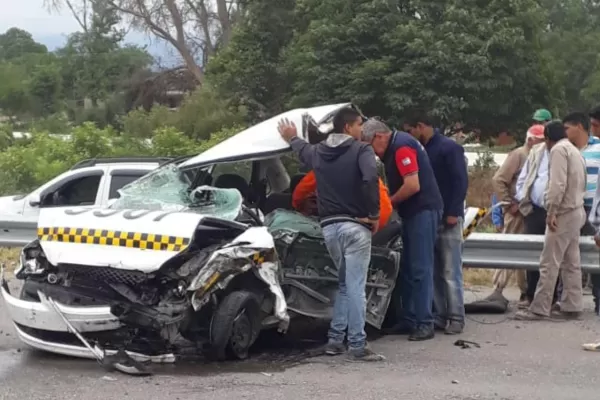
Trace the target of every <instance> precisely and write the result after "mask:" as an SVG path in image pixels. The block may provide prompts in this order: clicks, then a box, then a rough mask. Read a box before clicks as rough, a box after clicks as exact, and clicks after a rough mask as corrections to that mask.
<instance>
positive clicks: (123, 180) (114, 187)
mask: <svg viewBox="0 0 600 400" xmlns="http://www.w3.org/2000/svg"><path fill="white" fill-rule="evenodd" d="M142 176H144V174H132V173H127V174H113V175H112V176H111V177H110V188H109V191H108V198H109V200H110V199H118V198H119V197H121V195H120V194H119V189H122V188H123V187H125V185H128V184H130V183H131V182H133V181H136V180H138V179H139V178H141V177H142Z"/></svg>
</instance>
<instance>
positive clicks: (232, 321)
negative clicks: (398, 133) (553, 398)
mask: <svg viewBox="0 0 600 400" xmlns="http://www.w3.org/2000/svg"><path fill="white" fill-rule="evenodd" d="M259 332H260V304H259V301H258V297H257V296H256V295H254V294H253V293H251V292H248V291H235V292H231V293H229V294H228V295H227V296H225V298H224V299H223V301H221V304H219V306H218V307H217V310H216V311H215V313H214V314H213V317H212V321H211V327H210V351H209V357H210V358H212V359H214V360H217V361H223V360H226V359H228V358H233V359H239V360H243V359H245V358H247V357H248V350H249V349H250V347H251V346H252V345H253V344H254V341H255V340H256V338H257V337H258V333H259Z"/></svg>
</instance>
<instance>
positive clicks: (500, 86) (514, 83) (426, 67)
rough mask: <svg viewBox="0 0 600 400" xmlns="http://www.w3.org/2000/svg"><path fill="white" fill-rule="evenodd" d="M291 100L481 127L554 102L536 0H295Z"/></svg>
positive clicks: (513, 121)
mask: <svg viewBox="0 0 600 400" xmlns="http://www.w3.org/2000/svg"><path fill="white" fill-rule="evenodd" d="M298 14H300V15H302V16H303V18H302V19H300V20H301V24H303V26H300V27H299V28H297V32H298V34H297V36H296V38H295V40H294V43H293V44H292V45H291V46H290V48H289V50H288V52H287V54H288V58H287V65H288V68H289V69H290V73H291V74H292V80H293V82H294V90H293V96H292V97H291V99H290V102H289V104H290V106H308V105H311V104H317V103H322V102H335V101H348V100H353V101H355V102H357V103H358V104H360V105H361V108H363V110H364V111H365V112H366V113H368V114H370V115H380V116H383V117H385V118H388V119H391V120H392V121H393V122H399V120H400V119H401V117H402V115H403V114H404V113H406V112H407V111H409V110H411V109H412V108H415V107H419V108H426V109H428V110H430V112H431V114H432V115H434V116H436V117H439V119H440V120H441V121H442V122H454V121H465V122H467V123H471V124H474V125H476V126H478V127H480V128H482V129H484V130H485V131H487V132H489V131H492V132H494V131H495V132H498V131H500V130H502V129H506V128H508V127H518V126H519V124H520V123H522V122H523V121H527V120H528V119H529V117H530V115H529V114H530V113H531V110H533V109H534V108H535V107H537V106H541V105H545V106H548V104H552V103H553V102H554V100H553V98H552V95H551V93H550V87H551V81H550V78H549V77H548V76H547V74H546V72H545V70H544V59H543V57H542V53H541V47H540V45H539V40H540V33H541V30H542V29H543V26H544V22H545V21H544V18H543V12H542V10H541V8H540V6H539V5H538V4H537V3H536V1H535V0H514V1H511V2H506V1H500V0H492V1H487V2H483V1H479V0H448V1H445V2H436V1H412V2H410V3H400V6H398V5H397V3H396V2H391V1H366V0H364V1H349V0H331V1H328V2H321V1H317V0H302V1H298Z"/></svg>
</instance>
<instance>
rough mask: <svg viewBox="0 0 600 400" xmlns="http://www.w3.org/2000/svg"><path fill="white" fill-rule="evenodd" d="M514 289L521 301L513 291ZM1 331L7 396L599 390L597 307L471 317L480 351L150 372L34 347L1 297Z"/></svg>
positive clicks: (263, 351)
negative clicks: (545, 315) (527, 316)
mask: <svg viewBox="0 0 600 400" xmlns="http://www.w3.org/2000/svg"><path fill="white" fill-rule="evenodd" d="M484 294H485V293H483V292H479V293H475V294H473V293H470V294H469V297H470V298H471V299H472V298H473V296H474V295H475V296H477V297H482V296H483V295H484ZM507 295H508V296H509V297H510V298H512V299H514V298H515V296H516V293H515V292H514V290H510V291H509V293H507ZM586 302H587V303H590V302H591V299H590V298H589V297H586ZM475 319H476V320H477V322H475ZM0 332H1V333H0V399H7V400H8V399H19V400H22V399H31V400H37V399H45V400H46V399H64V400H67V399H77V400H81V399H85V400H94V399H103V400H104V399H140V400H148V399H156V400H159V399H160V400H162V399H172V400H179V399H181V400H184V399H192V398H193V399H207V400H208V399H210V400H234V399H253V400H254V399H269V400H271V399H273V400H279V399H281V400H290V399H293V400H303V399H327V400H333V399H340V400H355V399H356V400H359V399H360V400H370V399H376V400H386V399H390V400H391V399H394V400H397V399H407V400H421V399H423V400H425V399H427V400H435V399H439V400H475V399H477V400H492V399H494V400H517V399H518V400H520V399H527V400H537V399H540V400H541V399H543V400H550V399H560V400H568V399H573V400H581V399H593V398H597V397H598V393H600V353H590V352H584V351H582V350H581V344H582V343H584V342H589V341H593V340H595V339H598V338H600V319H599V318H598V317H595V316H594V315H592V312H591V304H588V311H587V313H586V316H585V318H584V319H583V320H582V321H576V322H539V323H533V322H532V323H523V322H517V321H514V320H510V319H507V316H504V315H496V316H473V317H472V319H471V320H469V322H468V325H467V328H466V331H465V333H464V334H463V335H462V336H460V338H462V339H466V340H472V341H475V342H477V343H479V344H480V345H481V347H480V348H475V347H471V348H468V349H462V348H459V347H456V346H454V342H455V341H456V340H457V339H458V338H459V337H448V336H444V335H438V336H437V337H436V338H435V339H434V340H432V341H428V342H423V343H410V342H408V341H407V340H406V338H405V337H382V338H379V339H377V340H373V341H372V342H371V345H372V347H373V348H374V349H375V350H376V351H378V352H381V353H383V354H385V355H386V357H387V361H386V362H383V363H376V364H363V363H360V364H357V363H350V362H347V361H345V360H344V358H343V356H342V357H326V356H316V357H309V355H310V354H311V352H312V350H310V349H311V347H310V346H307V344H306V343H305V342H301V343H297V342H291V343H297V344H293V345H290V343H287V346H286V347H285V348H284V349H279V348H277V346H268V345H265V344H264V343H263V344H262V348H260V349H259V353H258V354H255V355H254V356H253V357H252V359H250V360H247V361H245V362H237V363H225V364H220V365H218V364H208V365H206V364H183V365H177V366H174V365H172V366H161V367H159V368H157V369H156V373H155V375H153V376H151V377H143V378H142V377H129V376H125V375H122V374H120V373H107V372H105V371H103V370H102V369H101V368H100V367H99V366H98V365H97V364H96V363H94V362H93V361H87V360H76V359H70V358H64V357H58V356H53V355H50V354H45V353H40V352H36V351H33V350H29V349H27V348H26V347H25V346H23V345H22V344H21V343H19V341H18V339H17V338H16V337H15V334H14V330H13V329H12V327H11V324H10V322H9V321H8V318H7V316H6V312H5V310H4V308H3V304H2V302H1V300H0ZM294 346H296V347H297V348H294Z"/></svg>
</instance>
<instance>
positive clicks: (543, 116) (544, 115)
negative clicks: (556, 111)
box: [533, 108, 552, 122]
mask: <svg viewBox="0 0 600 400" xmlns="http://www.w3.org/2000/svg"><path fill="white" fill-rule="evenodd" d="M551 119H552V113H551V112H550V111H548V110H546V109H545V108H540V109H539V110H536V111H535V112H534V113H533V120H534V121H538V122H546V121H550V120H551Z"/></svg>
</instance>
